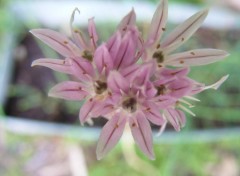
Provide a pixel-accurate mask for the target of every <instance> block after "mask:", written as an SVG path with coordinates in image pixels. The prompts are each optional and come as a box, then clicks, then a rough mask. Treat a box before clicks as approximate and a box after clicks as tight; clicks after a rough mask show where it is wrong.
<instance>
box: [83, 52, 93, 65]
mask: <svg viewBox="0 0 240 176" xmlns="http://www.w3.org/2000/svg"><path fill="white" fill-rule="evenodd" d="M82 57H83V58H85V59H87V60H88V61H90V62H91V61H92V60H93V55H92V52H91V51H88V50H84V51H83V54H82Z"/></svg>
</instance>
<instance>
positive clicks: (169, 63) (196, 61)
mask: <svg viewBox="0 0 240 176" xmlns="http://www.w3.org/2000/svg"><path fill="white" fill-rule="evenodd" d="M75 12H79V11H78V9H75V10H74V11H73V14H72V16H71V20H70V23H71V33H72V39H69V38H68V37H66V36H65V35H63V34H60V33H59V32H56V31H52V30H49V29H34V30H31V33H32V34H33V35H35V36H36V37H38V38H39V39H40V40H42V41H43V42H45V43H46V44H47V45H49V46H50V47H52V48H53V49H54V50H56V51H57V52H58V53H59V54H61V55H62V56H64V59H52V58H42V59H38V60H35V61H34V62H33V63H32V66H35V65H38V66H45V67H48V68H50V69H53V70H55V71H59V72H62V73H66V74H69V75H71V76H72V77H74V78H75V79H74V81H72V80H70V81H69V80H68V81H64V82H61V83H59V84H57V85H56V86H54V87H53V88H52V89H51V90H50V91H49V96H52V97H57V98H63V99H66V100H74V101H81V100H85V103H84V105H83V106H82V107H81V109H80V113H79V118H80V122H81V123H82V124H83V123H85V122H91V119H92V118H98V117H104V118H106V119H107V120H108V122H107V123H106V124H105V126H104V127H103V129H102V132H101V134H100V138H99V141H98V145H97V151H96V153H97V158H98V159H101V158H102V157H104V156H105V155H106V154H107V153H108V152H109V151H110V150H111V149H112V148H113V147H114V146H115V145H116V144H117V143H118V141H119V139H120V138H121V136H122V134H123V132H124V129H125V128H126V129H127V130H131V133H132V136H133V138H134V140H135V142H136V144H137V145H138V146H139V148H140V149H141V150H142V152H143V153H144V154H145V155H146V156H148V157H149V158H150V159H154V151H153V139H152V130H151V126H150V123H152V124H155V125H158V126H160V133H161V132H163V131H164V128H165V126H166V124H167V123H168V122H169V123H171V125H172V126H173V127H174V129H175V130H176V131H180V130H181V128H182V127H183V126H184V125H185V123H186V117H185V114H184V112H187V113H189V114H191V115H195V114H194V113H193V112H192V111H191V110H190V108H192V107H193V105H192V103H190V102H189V101H198V99H196V98H194V97H193V96H194V95H195V94H198V93H200V92H202V91H204V90H207V89H217V88H218V87H219V86H220V85H221V84H222V83H223V82H224V81H225V80H226V79H227V77H228V76H224V77H222V78H221V79H220V80H219V81H217V82H216V83H214V84H212V85H210V86H205V85H204V84H203V83H199V82H197V81H195V80H193V79H191V78H189V77H188V73H189V70H190V66H200V65H206V64H210V63H213V62H216V61H219V60H222V59H223V58H224V57H226V56H227V55H228V53H227V52H225V51H222V50H216V49H208V48H206V49H194V50H190V51H186V52H182V53H175V54H171V53H172V52H173V51H174V50H175V49H177V48H178V47H179V46H180V45H182V44H183V43H184V42H185V41H187V40H188V39H189V38H190V37H191V35H192V34H193V33H194V32H195V31H196V30H197V29H198V28H199V27H200V25H201V24H202V23H203V21H204V19H205V18H206V16H207V13H208V10H203V11H200V12H198V13H196V14H195V15H193V16H192V17H190V18H189V19H187V20H186V21H185V22H183V24H181V25H179V26H178V27H177V28H176V29H174V30H173V31H172V32H170V34H169V35H168V36H167V37H166V38H165V39H163V40H162V41H161V42H160V43H159V41H160V39H161V36H162V34H163V32H164V31H165V30H166V21H167V15H168V5H167V0H162V1H161V2H160V4H159V6H158V8H157V10H156V12H155V13H154V15H153V19H152V22H151V26H150V30H149V33H148V36H147V38H146V40H145V41H144V40H143V38H142V37H141V33H140V32H139V30H138V28H137V26H136V14H135V12H134V10H133V9H132V10H131V11H130V12H129V13H128V14H127V15H126V16H125V17H124V18H123V19H122V20H121V22H120V23H119V25H118V27H117V29H116V32H115V33H114V34H113V35H112V36H111V37H110V38H109V40H107V41H106V42H103V43H101V44H100V45H99V44H98V34H97V32H96V27H95V23H94V18H90V19H89V21H88V34H87V35H84V34H83V33H82V32H81V31H80V30H76V29H73V25H72V23H73V21H74V16H75Z"/></svg>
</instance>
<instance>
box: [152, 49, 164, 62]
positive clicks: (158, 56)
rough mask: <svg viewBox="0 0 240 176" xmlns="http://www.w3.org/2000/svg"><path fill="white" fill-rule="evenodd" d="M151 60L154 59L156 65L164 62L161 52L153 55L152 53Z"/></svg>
mask: <svg viewBox="0 0 240 176" xmlns="http://www.w3.org/2000/svg"><path fill="white" fill-rule="evenodd" d="M152 58H153V59H156V60H157V62H158V63H163V61H164V55H163V53H162V51H156V52H155V53H153V55H152Z"/></svg>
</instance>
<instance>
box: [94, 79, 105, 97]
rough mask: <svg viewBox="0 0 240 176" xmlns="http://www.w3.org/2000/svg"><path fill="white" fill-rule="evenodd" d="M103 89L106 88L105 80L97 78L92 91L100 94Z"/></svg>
mask: <svg viewBox="0 0 240 176" xmlns="http://www.w3.org/2000/svg"><path fill="white" fill-rule="evenodd" d="M105 90H107V83H106V82H103V81H99V80H97V81H96V82H95V83H94V91H95V92H96V94H102V93H103V92H105Z"/></svg>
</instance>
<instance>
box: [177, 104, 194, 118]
mask: <svg viewBox="0 0 240 176" xmlns="http://www.w3.org/2000/svg"><path fill="white" fill-rule="evenodd" d="M178 107H179V108H181V109H182V110H184V111H185V112H187V113H189V114H191V115H192V116H194V117H195V116H196V114H194V113H193V112H192V111H191V110H189V109H187V108H186V107H184V106H183V105H178Z"/></svg>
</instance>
